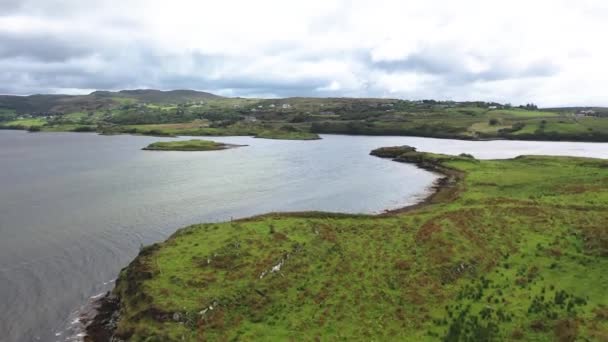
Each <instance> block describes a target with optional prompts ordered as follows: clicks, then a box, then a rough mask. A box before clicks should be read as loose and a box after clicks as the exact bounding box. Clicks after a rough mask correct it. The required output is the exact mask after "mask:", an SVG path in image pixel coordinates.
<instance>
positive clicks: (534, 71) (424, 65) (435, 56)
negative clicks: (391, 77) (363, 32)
mask: <svg viewBox="0 0 608 342" xmlns="http://www.w3.org/2000/svg"><path fill="white" fill-rule="evenodd" d="M464 58H465V56H463V55H458V54H454V53H450V51H449V50H448V49H444V48H441V49H430V50H429V49H427V50H422V51H418V52H415V53H413V54H411V55H410V56H408V57H407V58H405V59H400V60H391V61H373V60H372V59H371V57H369V55H368V58H367V63H368V64H369V66H370V68H372V69H374V68H375V69H380V70H383V71H386V72H401V71H412V72H419V73H423V74H430V75H435V76H440V77H442V78H444V79H445V80H446V81H448V82H449V83H454V84H465V83H471V82H477V81H486V82H487V81H501V80H508V79H515V78H526V77H548V76H553V75H555V74H557V73H558V72H559V68H558V67H557V66H555V65H554V64H552V63H550V62H546V61H542V62H534V63H532V64H529V65H527V66H525V67H523V68H514V67H511V66H509V65H505V64H504V62H503V61H502V60H501V59H497V58H487V57H485V58H483V57H482V59H484V61H485V62H488V63H489V64H490V66H491V67H490V69H489V70H487V71H482V72H473V71H471V70H468V69H467V68H466V67H465V62H464V60H463V59H464Z"/></svg>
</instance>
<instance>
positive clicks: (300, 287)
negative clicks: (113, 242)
mask: <svg viewBox="0 0 608 342" xmlns="http://www.w3.org/2000/svg"><path fill="white" fill-rule="evenodd" d="M397 154H398V153H397ZM391 155H392V156H394V153H392V154H391V153H389V154H388V156H391ZM420 157H423V158H424V160H431V163H428V162H427V164H428V165H435V163H436V162H437V161H440V162H441V163H442V165H443V166H444V167H449V168H454V169H457V170H459V171H460V172H462V173H463V174H465V175H466V176H465V177H464V180H462V181H461V182H459V183H457V185H456V186H455V188H456V189H458V192H459V196H458V197H457V198H456V199H454V200H453V201H447V202H441V201H440V202H437V201H435V203H432V204H429V205H427V206H423V207H421V208H419V209H416V210H413V211H409V212H406V213H402V214H397V215H389V216H379V217H373V216H351V215H331V214H315V213H310V214H301V215H288V214H276V215H269V216H263V217H259V218H253V219H248V220H242V221H236V222H227V223H217V224H203V225H195V226H191V227H188V228H185V229H182V230H180V231H178V232H177V233H176V234H174V236H172V237H171V238H170V239H169V240H167V241H166V242H164V243H162V244H157V245H153V246H150V247H147V248H145V249H144V250H142V253H141V254H140V256H139V257H138V258H137V259H136V260H135V261H134V262H133V263H132V264H131V265H130V266H129V267H128V268H126V269H125V270H123V272H122V273H121V275H120V278H119V281H118V283H117V288H116V290H115V293H117V294H119V295H120V296H121V297H122V298H123V300H122V306H123V313H122V319H121V320H120V322H119V324H118V333H119V334H122V335H123V336H125V337H126V336H130V337H131V338H132V340H135V341H139V340H150V341H156V340H159V341H160V340H162V341H170V340H182V339H185V340H204V339H210V340H215V339H219V340H231V339H235V338H237V339H239V340H289V339H293V340H313V339H315V338H321V339H322V340H336V339H345V340H353V339H356V340H389V339H390V340H394V339H401V340H415V341H418V340H429V341H434V340H439V339H445V340H450V341H456V340H459V339H460V340H465V338H466V337H468V338H471V339H473V340H484V339H486V340H487V339H521V340H538V341H551V340H556V339H558V340H564V341H569V340H572V338H573V336H578V337H579V338H586V339H589V340H606V339H607V338H608V294H607V292H606V288H608V274H607V273H606V270H607V269H608V259H607V256H608V232H607V229H606V226H605V224H606V222H608V161H603V160H594V159H583V158H559V157H519V158H516V159H512V160H501V161H475V160H471V159H467V158H444V157H442V156H440V155H427V154H425V155H418V154H416V153H409V154H406V155H404V157H402V158H401V159H402V160H409V161H412V160H416V159H417V158H420ZM428 165H427V166H428ZM277 265H281V267H280V270H278V271H276V272H271V271H270V270H272V268H273V266H277ZM262 275H263V276H262ZM210 307H213V309H210Z"/></svg>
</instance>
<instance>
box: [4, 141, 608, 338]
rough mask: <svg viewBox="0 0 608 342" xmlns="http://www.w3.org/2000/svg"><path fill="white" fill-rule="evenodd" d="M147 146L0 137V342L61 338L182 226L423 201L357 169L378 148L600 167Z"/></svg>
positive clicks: (451, 149)
mask: <svg viewBox="0 0 608 342" xmlns="http://www.w3.org/2000/svg"><path fill="white" fill-rule="evenodd" d="M179 139H186V138H179ZM158 140H171V139H170V138H154V137H136V136H126V135H123V136H109V137H108V136H98V135H95V134H77V133H37V134H28V133H25V132H16V131H0V332H2V333H3V334H2V335H1V336H0V340H2V341H4V340H6V341H30V340H41V341H57V340H59V341H62V340H65V339H67V338H69V337H70V336H71V333H72V331H71V329H70V327H71V323H72V322H73V321H74V319H75V318H77V314H78V310H79V309H80V308H81V307H82V306H83V305H85V304H86V303H88V302H89V301H90V299H91V297H93V296H96V295H98V294H100V293H103V292H104V291H107V290H108V289H110V288H111V287H112V285H113V284H112V280H113V279H114V278H115V276H116V274H117V272H118V271H119V270H120V268H122V267H123V266H125V265H126V264H127V263H128V262H129V261H130V260H131V259H132V258H133V257H134V256H135V255H136V254H137V251H138V250H139V248H140V246H141V245H146V244H150V243H152V242H156V241H160V240H162V239H164V238H166V237H167V236H168V235H170V234H171V233H173V232H174V231H175V230H176V229H178V228H180V227H182V226H185V225H188V224H193V223H199V222H208V221H218V220H229V219H231V218H239V217H245V216H251V215H255V214H261V213H265V212H269V211H301V210H325V211H340V212H352V213H377V212H380V211H382V210H384V209H389V208H396V207H401V206H404V205H408V204H413V203H415V202H416V201H418V200H420V199H421V198H423V196H424V195H425V194H426V191H427V189H428V187H429V186H430V185H431V184H432V182H433V181H434V180H435V179H436V175H433V174H431V173H429V172H426V171H423V170H420V169H418V168H416V167H414V166H412V165H406V164H401V163H395V162H391V161H389V160H384V159H380V158H376V157H371V156H369V155H368V154H369V151H370V150H372V149H374V148H377V147H381V146H391V145H403V144H407V145H412V146H416V147H418V148H419V149H420V150H425V151H432V152H443V153H451V154H458V153H461V152H467V153H471V154H473V155H475V156H477V157H479V158H507V157H513V156H517V155H520V154H551V155H579V156H592V157H603V158H608V144H592V143H551V142H515V141H493V142H467V141H454V140H439V139H427V138H411V137H356V136H331V135H329V136H323V140H319V141H280V140H265V139H253V138H248V137H222V138H214V140H216V141H222V142H230V143H235V144H247V145H249V146H247V147H242V148H237V149H231V150H225V151H213V152H152V151H142V150H141V148H142V147H144V146H146V145H147V144H149V143H151V142H153V141H158ZM73 327H74V326H72V328H73ZM66 329H67V330H66Z"/></svg>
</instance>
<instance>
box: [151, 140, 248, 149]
mask: <svg viewBox="0 0 608 342" xmlns="http://www.w3.org/2000/svg"><path fill="white" fill-rule="evenodd" d="M235 146H236V145H229V144H224V143H218V142H215V141H210V140H196V139H193V140H183V141H160V142H155V143H152V144H150V145H148V146H147V147H145V148H144V150H150V151H217V150H225V149H227V148H231V147H235Z"/></svg>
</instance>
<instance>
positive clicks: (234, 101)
mask: <svg viewBox="0 0 608 342" xmlns="http://www.w3.org/2000/svg"><path fill="white" fill-rule="evenodd" d="M0 128H5V129H31V130H35V131H38V130H41V131H96V132H100V133H108V134H116V133H129V134H152V135H193V136H209V135H223V136H226V135H254V136H260V137H262V136H263V137H275V138H293V139H315V138H318V136H317V134H328V133H332V134H360V135H408V136H423V137H436V138H453V139H468V140H487V139H516V140H564V141H608V110H606V109H605V108H597V107H589V108H586V107H572V108H551V109H538V108H537V107H536V106H534V105H531V104H529V105H526V106H518V107H513V106H510V105H503V104H499V103H486V102H454V101H434V100H423V101H407V100H400V99H371V98H304V97H294V98H285V99H244V98H223V97H219V96H216V95H213V94H209V93H204V92H197V91H192V90H173V91H165V92H163V91H159V90H123V91H119V92H108V91H96V92H93V93H92V94H90V95H84V96H65V95H34V96H28V97H16V96H2V97H0Z"/></svg>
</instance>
